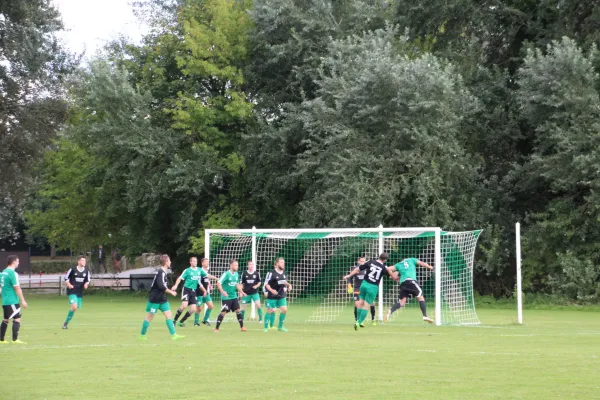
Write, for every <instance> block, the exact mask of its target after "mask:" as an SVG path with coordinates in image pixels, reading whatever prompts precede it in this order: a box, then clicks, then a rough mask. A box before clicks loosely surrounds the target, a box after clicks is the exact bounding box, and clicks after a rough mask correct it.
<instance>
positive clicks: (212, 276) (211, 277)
mask: <svg viewBox="0 0 600 400" xmlns="http://www.w3.org/2000/svg"><path fill="white" fill-rule="evenodd" d="M206 276H208V277H209V278H210V279H214V280H215V281H218V280H219V278H217V277H216V276H214V275H211V274H207V275H206Z"/></svg>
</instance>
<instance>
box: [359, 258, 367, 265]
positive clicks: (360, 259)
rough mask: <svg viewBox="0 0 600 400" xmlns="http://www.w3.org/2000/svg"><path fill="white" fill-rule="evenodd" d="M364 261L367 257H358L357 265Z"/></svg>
mask: <svg viewBox="0 0 600 400" xmlns="http://www.w3.org/2000/svg"><path fill="white" fill-rule="evenodd" d="M366 262H367V259H366V258H365V257H358V260H357V263H358V265H363V264H364V263H366Z"/></svg>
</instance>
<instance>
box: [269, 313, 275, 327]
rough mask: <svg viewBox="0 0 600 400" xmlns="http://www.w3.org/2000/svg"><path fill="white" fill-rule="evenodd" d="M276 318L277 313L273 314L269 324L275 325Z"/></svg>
mask: <svg viewBox="0 0 600 400" xmlns="http://www.w3.org/2000/svg"><path fill="white" fill-rule="evenodd" d="M275 318H277V314H275V313H273V314H271V320H270V321H269V325H270V326H271V328H272V327H274V326H275Z"/></svg>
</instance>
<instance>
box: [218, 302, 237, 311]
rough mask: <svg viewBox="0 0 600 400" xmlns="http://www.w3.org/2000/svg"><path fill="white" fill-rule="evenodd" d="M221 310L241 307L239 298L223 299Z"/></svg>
mask: <svg viewBox="0 0 600 400" xmlns="http://www.w3.org/2000/svg"><path fill="white" fill-rule="evenodd" d="M221 305H222V307H221V312H230V311H236V310H239V309H240V302H239V301H238V299H231V300H221Z"/></svg>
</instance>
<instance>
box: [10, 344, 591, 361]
mask: <svg viewBox="0 0 600 400" xmlns="http://www.w3.org/2000/svg"><path fill="white" fill-rule="evenodd" d="M178 344H180V345H179V346H176V347H202V343H196V342H193V343H189V342H188V343H181V342H179V343H178ZM160 346H172V343H169V342H167V343H128V344H107V343H98V344H74V345H44V344H40V345H33V344H32V345H23V346H18V347H2V348H0V354H1V353H3V352H18V351H31V350H63V349H82V348H109V347H114V348H123V347H139V348H144V347H148V348H154V347H160ZM221 347H224V348H229V349H230V348H232V347H237V348H250V347H252V348H274V347H280V346H274V345H272V344H259V343H250V344H248V343H223V344H222V345H220V344H217V345H211V348H215V349H219V348H221ZM302 347H303V348H306V347H310V348H314V349H319V348H323V347H327V348H328V349H331V350H343V349H346V347H345V346H306V345H303V346H302ZM403 350H407V351H411V352H415V353H428V354H455V353H457V352H453V351H450V350H445V349H442V350H440V349H415V348H403ZM458 353H459V354H464V355H474V356H482V355H483V356H493V357H497V356H511V357H540V356H544V357H569V358H573V357H575V358H584V359H593V360H597V359H600V356H598V355H596V354H561V353H540V352H535V353H523V352H494V351H462V352H458Z"/></svg>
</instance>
